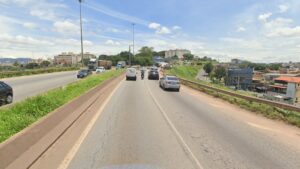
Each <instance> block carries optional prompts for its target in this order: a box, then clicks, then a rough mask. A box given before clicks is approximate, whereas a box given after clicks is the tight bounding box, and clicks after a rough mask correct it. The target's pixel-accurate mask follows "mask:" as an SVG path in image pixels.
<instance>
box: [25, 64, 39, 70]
mask: <svg viewBox="0 0 300 169" xmlns="http://www.w3.org/2000/svg"><path fill="white" fill-rule="evenodd" d="M25 67H26V69H34V68H38V67H39V65H38V64H37V63H28V64H27V65H26V66H25Z"/></svg>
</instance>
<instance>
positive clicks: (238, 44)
mask: <svg viewBox="0 0 300 169" xmlns="http://www.w3.org/2000/svg"><path fill="white" fill-rule="evenodd" d="M220 40H221V41H222V42H225V43H229V44H230V45H233V46H234V48H248V49H261V48H262V44H261V43H260V42H259V41H256V40H245V39H241V38H232V37H224V38H220Z"/></svg>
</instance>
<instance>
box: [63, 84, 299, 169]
mask: <svg viewBox="0 0 300 169" xmlns="http://www.w3.org/2000/svg"><path fill="white" fill-rule="evenodd" d="M211 100H214V99H213V98H211ZM211 100H209V99H201V98H199V97H198V96H197V93H195V91H194V92H191V91H190V89H188V88H183V90H181V92H179V93H178V92H171V91H163V90H162V89H160V88H159V86H158V81H148V80H146V79H145V80H143V81H142V80H140V79H138V81H136V82H135V81H123V82H121V85H120V87H119V88H118V89H117V91H116V92H115V94H114V95H113V97H112V99H111V100H110V101H109V103H108V104H107V105H106V107H105V109H104V110H103V112H102V114H101V116H100V117H99V118H98V119H97V121H96V123H95V125H94V126H93V128H92V129H91V130H90V132H89V134H88V135H87V137H86V138H85V140H84V141H83V143H82V144H81V145H80V147H79V149H78V151H77V152H76V154H75V156H74V158H73V159H72V160H71V162H70V164H69V166H68V168H70V169H90V168H92V169H120V168H124V169H125V168H128V169H129V168H130V169H194V168H195V169H197V168H198V169H199V168H202V169H299V168H300V149H299V146H295V144H297V142H293V141H292V139H289V138H288V137H287V138H283V139H279V138H278V136H280V137H282V136H283V135H284V134H288V133H287V132H289V130H290V126H288V127H287V129H288V130H287V131H283V132H282V133H279V132H275V130H276V127H274V128H266V127H263V126H260V125H258V124H260V122H263V123H270V124H269V125H271V124H273V123H274V124H275V126H276V124H277V123H278V125H282V126H285V124H282V123H280V122H274V121H271V120H268V119H264V118H263V117H260V116H259V117H257V118H258V119H260V120H258V121H257V124H256V121H255V118H256V117H254V118H252V116H256V115H253V114H251V113H250V114H251V115H244V116H243V117H241V119H244V120H241V119H239V118H236V117H234V116H233V115H237V114H239V113H240V114H243V113H244V112H242V110H240V109H238V108H236V109H231V108H230V106H231V105H228V104H227V103H224V105H226V104H227V105H228V106H229V108H226V107H224V105H223V104H221V103H219V102H211ZM239 111H240V112H239ZM236 113H237V114H236ZM237 116H238V115H237ZM245 118H246V119H245ZM253 119H254V120H253ZM245 120H246V121H247V120H249V121H251V120H253V121H252V123H250V122H248V123H247V122H245ZM265 120H266V122H264V121H265ZM250 124H252V125H250ZM291 128H292V129H293V131H296V133H297V134H298V136H297V135H294V136H293V137H295V138H296V139H293V140H294V141H296V140H297V139H298V140H299V136H300V134H299V133H300V131H299V129H298V128H293V127H291ZM273 130H274V131H273ZM276 131H277V130H276ZM290 134H294V133H290ZM289 143H290V144H289ZM294 143H295V144H294Z"/></svg>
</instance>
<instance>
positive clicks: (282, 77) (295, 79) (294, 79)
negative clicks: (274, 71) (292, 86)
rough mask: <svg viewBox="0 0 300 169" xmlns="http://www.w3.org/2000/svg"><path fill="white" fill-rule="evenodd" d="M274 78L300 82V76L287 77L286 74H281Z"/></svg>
mask: <svg viewBox="0 0 300 169" xmlns="http://www.w3.org/2000/svg"><path fill="white" fill-rule="evenodd" d="M274 80H278V81H284V82H288V83H300V77H286V76H280V77H278V78H276V79H274Z"/></svg>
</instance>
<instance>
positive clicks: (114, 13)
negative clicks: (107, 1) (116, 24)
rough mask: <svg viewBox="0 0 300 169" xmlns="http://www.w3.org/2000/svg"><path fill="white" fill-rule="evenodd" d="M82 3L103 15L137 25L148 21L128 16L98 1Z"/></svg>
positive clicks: (145, 24)
mask: <svg viewBox="0 0 300 169" xmlns="http://www.w3.org/2000/svg"><path fill="white" fill-rule="evenodd" d="M84 5H85V6H86V7H88V8H90V9H93V10H95V11H97V12H101V13H103V14H105V15H108V16H111V17H114V18H117V19H121V20H125V21H129V22H131V23H136V24H139V25H144V26H148V21H145V20H143V19H140V18H137V17H134V16H130V15H127V14H124V13H121V12H119V11H116V10H113V9H110V8H108V7H106V6H104V5H102V4H100V3H93V2H91V1H86V2H85V3H84Z"/></svg>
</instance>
